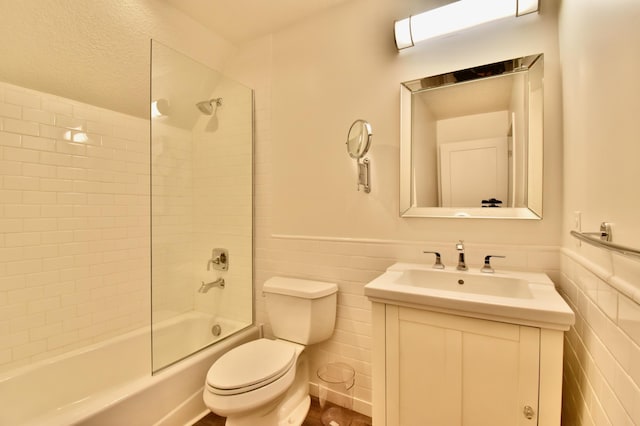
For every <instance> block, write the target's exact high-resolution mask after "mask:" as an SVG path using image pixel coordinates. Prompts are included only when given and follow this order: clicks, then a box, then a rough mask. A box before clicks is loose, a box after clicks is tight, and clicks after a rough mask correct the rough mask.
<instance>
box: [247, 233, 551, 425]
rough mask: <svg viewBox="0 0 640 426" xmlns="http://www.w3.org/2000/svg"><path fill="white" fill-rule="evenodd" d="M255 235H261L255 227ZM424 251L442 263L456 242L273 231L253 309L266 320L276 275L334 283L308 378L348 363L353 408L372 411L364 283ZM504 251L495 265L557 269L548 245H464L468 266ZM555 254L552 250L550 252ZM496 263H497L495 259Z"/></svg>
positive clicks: (259, 256)
mask: <svg viewBox="0 0 640 426" xmlns="http://www.w3.org/2000/svg"><path fill="white" fill-rule="evenodd" d="M258 233H259V235H264V233H261V232H260V230H258ZM423 250H437V251H440V252H441V253H442V255H443V261H444V263H445V264H446V265H447V266H449V267H452V266H453V265H455V261H456V250H455V241H452V242H448V243H436V242H427V241H424V242H410V241H370V240H357V239H356V240H347V239H338V238H334V239H332V238H313V237H293V236H271V237H264V238H260V239H257V241H256V290H257V291H256V299H255V304H256V309H257V312H258V321H259V322H260V321H262V322H265V323H266V327H265V330H266V332H267V333H270V329H269V326H268V320H267V318H266V317H265V315H264V307H263V300H262V299H263V298H262V297H261V295H262V293H261V288H262V285H263V283H264V282H265V280H267V279H268V278H269V277H271V276H274V275H285V276H294V277H302V278H308V279H314V280H323V281H329V282H335V283H337V284H338V287H339V292H338V312H337V322H336V329H335V332H334V334H333V336H332V338H331V339H330V340H329V341H327V342H324V343H320V344H318V345H315V346H313V347H311V348H310V353H311V368H312V370H311V372H312V374H311V381H312V382H314V383H317V379H316V377H315V371H316V370H317V368H319V367H320V366H321V365H322V364H324V363H327V362H338V361H339V362H346V363H347V364H350V365H352V366H353V367H354V368H355V370H356V385H355V391H354V397H355V402H354V404H355V405H354V408H355V409H356V410H357V411H359V412H362V413H364V414H368V415H370V414H371V411H370V410H371V406H370V404H371V303H370V302H369V301H368V299H367V298H366V296H365V295H364V286H365V284H367V283H368V282H369V281H371V280H372V279H373V278H375V277H377V276H378V275H380V274H381V273H382V272H383V271H384V270H385V269H386V268H387V267H388V266H390V265H391V264H393V263H394V262H399V261H402V262H415V263H422V264H425V263H429V262H432V261H433V260H432V258H430V257H427V255H425V254H423V253H422V251H423ZM489 252H490V253H497V254H502V253H507V255H508V257H507V258H506V259H498V260H497V261H496V262H495V264H494V267H495V268H497V269H500V268H504V269H525V270H531V271H542V272H546V273H548V274H549V275H550V276H551V277H554V276H558V274H559V270H560V264H559V255H558V250H557V249H556V248H552V247H526V246H497V245H483V244H472V243H469V244H466V253H467V259H468V262H469V264H470V265H472V266H474V267H479V266H481V264H482V260H483V258H484V255H486V253H489ZM553 254H555V255H553ZM499 262H500V263H499Z"/></svg>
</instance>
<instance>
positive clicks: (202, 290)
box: [198, 278, 225, 293]
mask: <svg viewBox="0 0 640 426" xmlns="http://www.w3.org/2000/svg"><path fill="white" fill-rule="evenodd" d="M224 285H225V284H224V278H218V279H217V280H215V281H212V282H210V283H205V282H204V281H202V285H201V286H200V288H199V289H198V293H206V292H208V291H209V290H210V289H211V287H218V288H224Z"/></svg>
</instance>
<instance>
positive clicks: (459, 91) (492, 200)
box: [400, 54, 544, 219]
mask: <svg viewBox="0 0 640 426" xmlns="http://www.w3.org/2000/svg"><path fill="white" fill-rule="evenodd" d="M543 66H544V65H543V56H542V55H541V54H539V55H532V56H526V57H521V58H514V59H510V60H506V61H502V62H497V63H493V64H487V65H482V66H478V67H474V68H469V69H465V70H459V71H453V72H449V73H446V74H441V75H436V76H431V77H425V78H421V79H417V80H413V81H407V82H404V83H402V84H401V86H400V87H401V135H400V138H401V142H400V215H401V216H402V217H472V218H480V217H482V218H515V219H540V218H541V217H542V149H543V121H542V109H543V90H542V89H543V88H542V81H543Z"/></svg>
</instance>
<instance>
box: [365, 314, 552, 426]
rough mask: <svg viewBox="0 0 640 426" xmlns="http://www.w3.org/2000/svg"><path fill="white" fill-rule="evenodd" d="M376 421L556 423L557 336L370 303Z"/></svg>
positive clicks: (403, 425) (503, 425)
mask: <svg viewBox="0 0 640 426" xmlns="http://www.w3.org/2000/svg"><path fill="white" fill-rule="evenodd" d="M373 330H374V351H373V392H374V393H373V413H374V414H373V421H374V425H376V426H380V425H387V426H423V425H434V426H438V425H442V426H454V425H464V426H515V425H541V426H546V425H558V426H559V425H560V403H561V388H562V336H563V333H562V331H558V330H549V329H542V328H539V327H532V326H525V325H518V324H509V323H505V322H498V321H491V320H486V319H478V318H472V317H467V316H461V315H452V314H448V313H440V312H433V311H429V310H424V309H416V308H412V307H407V306H401V305H395V304H387V303H376V302H374V303H373Z"/></svg>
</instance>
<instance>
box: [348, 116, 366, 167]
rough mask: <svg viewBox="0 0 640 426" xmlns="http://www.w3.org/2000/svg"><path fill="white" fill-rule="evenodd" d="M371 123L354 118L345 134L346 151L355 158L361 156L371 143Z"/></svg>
mask: <svg viewBox="0 0 640 426" xmlns="http://www.w3.org/2000/svg"><path fill="white" fill-rule="evenodd" d="M371 135H372V133H371V124H369V123H368V122H366V121H364V120H356V121H354V122H353V124H352V125H351V127H350V128H349V134H348V135H347V152H348V153H349V155H350V156H351V158H355V159H356V160H357V159H359V158H362V157H363V156H364V155H365V154H366V153H367V151H369V145H371Z"/></svg>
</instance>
